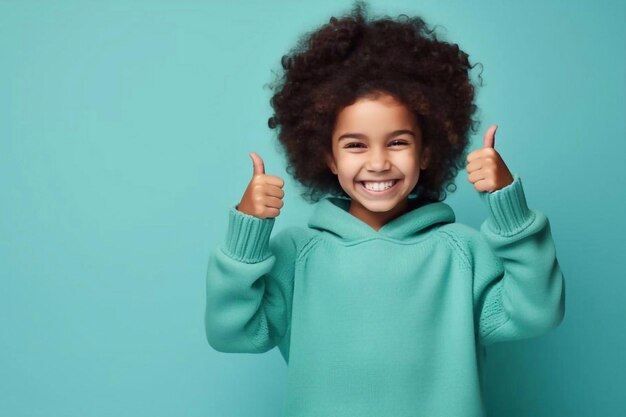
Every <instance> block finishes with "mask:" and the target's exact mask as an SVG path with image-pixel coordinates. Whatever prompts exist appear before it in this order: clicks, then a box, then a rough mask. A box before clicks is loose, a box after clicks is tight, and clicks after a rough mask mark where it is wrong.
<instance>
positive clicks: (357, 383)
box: [205, 2, 565, 417]
mask: <svg viewBox="0 0 626 417" xmlns="http://www.w3.org/2000/svg"><path fill="white" fill-rule="evenodd" d="M364 9H365V6H364V4H363V3H361V2H357V4H356V7H355V8H354V9H353V13H352V15H349V16H344V17H343V18H341V19H336V18H334V17H333V18H331V19H330V23H329V24H327V25H324V26H322V27H320V28H319V29H318V30H317V31H315V32H312V33H311V34H310V35H309V36H308V37H305V38H302V39H301V43H300V45H299V49H297V51H296V52H294V53H293V55H292V56H291V57H289V58H285V59H284V60H283V66H284V69H285V76H284V78H283V80H282V84H281V85H279V86H278V90H277V93H276V94H275V95H274V97H273V99H272V105H273V107H274V110H275V112H276V114H275V117H272V118H271V119H270V121H269V122H270V127H276V126H278V125H280V127H281V129H280V135H279V140H280V142H281V144H282V145H283V147H284V149H285V150H286V153H287V156H288V160H289V169H288V172H289V173H290V174H292V175H293V176H294V178H295V179H296V180H297V181H299V182H300V183H301V184H303V185H304V186H305V189H306V191H305V193H304V194H303V196H305V197H306V198H307V199H308V200H310V201H313V202H316V203H317V204H316V207H315V210H314V212H313V214H312V217H311V218H310V220H309V222H308V225H307V227H289V228H286V229H284V230H282V231H281V232H279V233H277V234H276V235H275V236H273V237H272V238H271V239H270V234H271V231H272V228H273V226H274V222H275V218H276V217H277V216H278V215H279V213H280V209H281V208H282V207H283V202H282V199H283V197H284V192H283V190H282V187H283V185H284V182H283V180H282V179H281V178H279V177H277V176H273V175H267V174H265V169H264V165H263V161H262V160H261V158H260V157H259V156H258V155H256V154H254V153H252V154H251V157H252V159H253V162H254V176H253V178H252V180H251V181H250V184H249V185H248V188H247V189H246V190H245V193H244V195H243V198H242V199H241V201H240V202H239V204H237V205H236V206H233V207H231V209H230V212H229V225H228V232H227V236H226V239H225V243H224V244H223V245H221V246H220V247H219V248H215V249H214V250H213V251H212V252H211V254H210V260H209V264H208V272H207V304H206V316H205V324H206V334H207V339H208V342H209V344H210V345H211V346H212V347H213V348H214V349H216V350H218V351H221V352H247V353H262V352H267V351H269V350H270V349H272V348H273V347H275V346H278V348H279V349H280V352H281V354H282V356H283V357H284V359H285V361H286V362H287V364H288V367H289V370H288V391H287V397H286V402H285V404H284V410H283V411H284V416H286V417H312V416H315V417H319V416H323V417H348V416H359V417H366V416H377V417H404V416H406V417H409V416H411V417H414V416H428V417H436V416H442V417H443V416H445V417H450V416H456V417H458V416H484V415H485V409H484V404H483V398H482V394H483V392H484V388H483V374H482V369H483V363H484V359H485V346H487V345H489V344H492V343H496V342H503V341H512V340H518V339H523V338H529V337H535V336H538V335H541V334H543V333H545V332H547V331H548V330H550V329H552V328H554V327H556V326H557V325H558V324H559V323H560V322H561V321H562V319H563V315H564V304H565V303H564V301H565V282H564V278H563V275H562V272H561V270H560V268H559V264H558V262H557V259H556V251H555V246H554V242H553V239H552V236H551V232H550V226H549V223H548V219H547V218H546V216H545V215H544V214H542V213H541V212H539V211H535V210H531V209H529V208H528V206H527V204H526V199H525V196H524V191H523V188H522V183H521V180H520V178H519V176H517V175H515V176H513V175H512V174H511V173H510V171H509V170H508V168H507V166H506V165H505V164H504V162H503V161H502V159H501V157H500V156H499V154H498V152H497V151H496V150H495V148H494V140H495V129H496V126H495V125H494V126H491V127H490V128H489V129H488V130H487V132H486V134H485V136H484V144H483V145H484V146H483V148H481V149H478V150H475V151H473V152H471V153H470V154H469V155H468V156H467V157H466V155H465V154H464V151H465V150H466V147H467V146H468V144H469V133H470V130H474V126H473V123H476V122H474V121H473V120H472V119H471V117H472V115H473V114H474V112H475V109H476V106H475V105H474V104H473V100H474V88H473V87H472V84H471V83H470V80H469V77H468V72H469V70H470V69H471V68H473V67H471V66H470V65H469V62H468V55H467V54H465V53H464V52H463V51H461V50H459V48H458V46H457V45H456V44H449V43H446V42H443V41H440V40H438V39H437V38H436V35H434V32H433V31H431V30H429V29H428V27H427V26H426V25H425V23H424V21H423V20H422V19H420V18H417V17H415V18H408V17H407V16H404V15H402V17H404V18H405V19H404V20H398V21H393V20H391V19H389V18H385V19H381V20H377V21H369V22H368V21H367V20H366V18H365V17H364ZM465 163H467V165H466V169H467V172H468V174H469V175H468V180H469V181H470V182H471V183H472V184H473V186H474V187H475V188H476V190H477V191H478V192H479V195H480V197H481V199H482V200H483V201H484V203H485V206H486V208H487V211H488V214H489V215H488V218H487V220H486V221H485V222H484V223H483V224H482V225H481V227H480V231H477V230H475V229H473V228H471V227H469V226H466V225H463V224H459V223H455V215H454V212H453V211H452V208H451V207H450V206H449V205H447V204H445V203H443V202H442V200H443V199H444V198H445V191H444V187H445V186H446V185H450V184H453V180H454V178H455V176H456V174H457V173H458V170H459V169H460V168H461V167H463V165H464V164H465ZM322 197H323V198H322Z"/></svg>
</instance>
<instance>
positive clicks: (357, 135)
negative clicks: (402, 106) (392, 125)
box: [337, 129, 415, 142]
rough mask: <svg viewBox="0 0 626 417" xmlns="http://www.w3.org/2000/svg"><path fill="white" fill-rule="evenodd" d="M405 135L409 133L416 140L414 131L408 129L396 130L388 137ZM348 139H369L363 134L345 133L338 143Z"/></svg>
mask: <svg viewBox="0 0 626 417" xmlns="http://www.w3.org/2000/svg"><path fill="white" fill-rule="evenodd" d="M404 133H407V134H409V135H411V136H413V139H415V133H413V131H412V130H406V129H401V130H394V131H393V132H391V133H389V134H388V135H387V138H391V137H393V136H397V135H402V134H404ZM347 138H357V139H367V136H366V135H364V134H362V133H344V134H343V135H341V136H339V138H338V139H337V142H339V141H340V140H341V139H347Z"/></svg>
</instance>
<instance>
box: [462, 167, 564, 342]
mask: <svg viewBox="0 0 626 417" xmlns="http://www.w3.org/2000/svg"><path fill="white" fill-rule="evenodd" d="M480 197H481V199H482V200H483V202H485V204H486V206H487V208H488V209H489V217H488V218H487V220H486V221H485V222H483V224H482V225H481V227H480V233H476V234H474V236H473V237H472V238H471V239H470V256H471V259H470V261H471V265H472V268H473V274H474V290H473V293H474V308H475V317H476V320H477V323H476V327H477V331H478V335H479V340H480V343H481V344H482V345H489V344H492V343H496V342H503V341H511V340H517V339H525V338H531V337H535V336H539V335H541V334H543V333H545V332H547V331H549V330H550V329H552V328H554V327H556V326H558V325H559V324H560V323H561V321H562V320H563V316H564V312H565V281H564V277H563V273H562V272H561V269H560V267H559V263H558V260H557V258H556V249H555V246H554V241H553V239H552V234H551V231H550V224H549V222H548V219H547V217H546V216H545V215H544V214H543V213H541V212H539V211H535V210H531V209H529V208H528V206H527V204H526V199H525V196H524V191H523V188H522V183H521V180H520V179H519V177H517V176H515V180H514V182H513V183H512V184H510V185H508V186H506V187H504V188H502V189H500V190H498V191H496V192H493V193H487V192H485V193H481V194H480Z"/></svg>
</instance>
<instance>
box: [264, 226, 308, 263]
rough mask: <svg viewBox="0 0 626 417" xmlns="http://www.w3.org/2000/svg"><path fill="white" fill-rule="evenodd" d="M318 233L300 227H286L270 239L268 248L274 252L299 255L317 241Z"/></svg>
mask: <svg viewBox="0 0 626 417" xmlns="http://www.w3.org/2000/svg"><path fill="white" fill-rule="evenodd" d="M318 236H319V233H316V232H315V231H313V230H311V229H309V228H305V227H301V226H287V227H285V228H283V229H281V230H280V231H277V232H276V234H274V236H273V237H272V238H271V239H270V248H271V249H272V250H273V251H275V252H285V251H288V252H291V253H292V254H294V255H295V256H299V255H301V254H302V253H303V252H305V249H306V248H307V247H309V246H311V244H312V243H314V242H315V241H317V239H316V238H317V237H318Z"/></svg>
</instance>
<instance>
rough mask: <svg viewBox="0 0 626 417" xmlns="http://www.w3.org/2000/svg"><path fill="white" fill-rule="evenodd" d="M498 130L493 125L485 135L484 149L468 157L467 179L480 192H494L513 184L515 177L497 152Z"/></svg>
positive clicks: (496, 126) (477, 150) (473, 152)
mask: <svg viewBox="0 0 626 417" xmlns="http://www.w3.org/2000/svg"><path fill="white" fill-rule="evenodd" d="M496 129H498V125H491V126H490V127H489V129H487V133H485V138H484V141H483V147H482V148H481V149H476V150H475V151H472V152H470V153H469V155H467V166H466V168H465V169H466V170H467V173H468V174H469V175H468V177H467V179H468V180H469V182H471V183H472V184H474V188H476V190H478V191H488V192H494V191H497V190H500V189H502V188H504V187H506V186H507V185H509V184H511V183H513V175H511V171H509V168H508V167H507V166H506V164H505V163H504V161H503V160H502V158H501V157H500V154H499V153H498V152H497V151H496V150H495V148H494V146H495V142H496Z"/></svg>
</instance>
